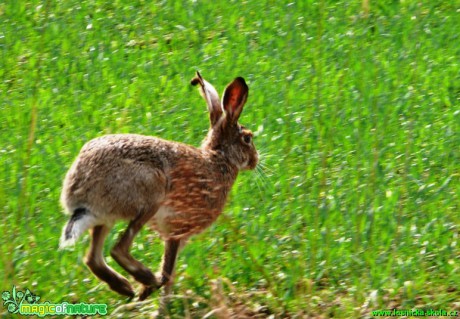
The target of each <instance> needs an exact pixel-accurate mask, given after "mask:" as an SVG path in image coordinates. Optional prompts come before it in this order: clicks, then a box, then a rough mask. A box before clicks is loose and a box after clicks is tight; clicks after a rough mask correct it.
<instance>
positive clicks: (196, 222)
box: [150, 206, 220, 239]
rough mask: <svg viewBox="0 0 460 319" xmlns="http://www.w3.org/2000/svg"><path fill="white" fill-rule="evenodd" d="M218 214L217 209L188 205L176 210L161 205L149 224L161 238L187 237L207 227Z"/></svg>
mask: <svg viewBox="0 0 460 319" xmlns="http://www.w3.org/2000/svg"><path fill="white" fill-rule="evenodd" d="M219 214H220V212H219V211H217V210H208V209H199V208H192V207H188V208H184V209H183V210H181V211H178V210H177V209H175V208H173V207H170V206H161V207H160V209H158V211H157V212H156V213H155V215H154V216H153V217H152V219H151V220H150V226H151V227H152V228H153V229H155V230H156V231H158V232H159V233H160V236H161V237H162V238H163V239H168V238H175V239H180V238H187V237H189V236H191V235H193V234H197V233H200V232H202V231H203V230H204V229H206V228H207V227H209V226H210V225H211V224H212V223H213V222H214V221H215V220H216V219H217V217H218V216H219Z"/></svg>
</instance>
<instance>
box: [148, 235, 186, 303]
mask: <svg viewBox="0 0 460 319" xmlns="http://www.w3.org/2000/svg"><path fill="white" fill-rule="evenodd" d="M180 247H181V240H180V239H168V240H167V241H166V242H165V252H164V255H163V262H162V267H161V280H160V285H159V286H156V287H154V286H151V285H150V286H148V285H144V287H143V288H142V290H141V292H140V294H139V300H144V299H146V298H147V297H148V296H150V294H152V292H153V291H155V290H157V289H158V288H160V287H161V286H164V285H165V286H166V287H165V294H166V295H168V294H169V293H170V292H171V286H172V283H173V277H174V268H175V266H176V259H177V253H178V252H179V248H180Z"/></svg>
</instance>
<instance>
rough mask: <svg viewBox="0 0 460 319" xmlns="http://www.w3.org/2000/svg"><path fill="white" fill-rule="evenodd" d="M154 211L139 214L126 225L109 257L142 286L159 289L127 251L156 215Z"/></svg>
mask: <svg viewBox="0 0 460 319" xmlns="http://www.w3.org/2000/svg"><path fill="white" fill-rule="evenodd" d="M156 211H157V210H156V209H152V210H150V211H149V212H148V213H145V212H143V213H139V214H138V215H137V216H136V217H135V218H134V219H133V220H131V222H130V223H129V225H128V228H126V230H125V232H124V233H123V235H122V236H121V237H120V239H119V240H118V242H117V244H116V245H115V246H114V247H113V249H112V251H111V255H112V257H113V259H115V261H116V262H117V263H118V264H119V265H120V266H122V267H123V268H124V269H125V270H126V271H127V272H129V273H130V274H131V275H132V276H133V277H134V279H136V281H138V282H140V283H142V284H143V285H148V286H155V287H159V285H158V283H157V280H156V278H155V275H154V274H153V273H152V272H151V271H150V270H149V269H148V268H147V267H145V266H144V265H143V264H142V263H140V262H139V261H138V260H136V259H134V257H133V256H132V255H131V254H130V252H129V250H130V248H131V245H132V244H133V240H134V237H135V236H136V235H137V233H139V231H140V230H141V228H142V226H144V224H145V223H147V222H148V221H149V219H150V218H152V216H153V215H154V214H155V213H156Z"/></svg>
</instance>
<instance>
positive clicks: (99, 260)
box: [85, 225, 134, 298]
mask: <svg viewBox="0 0 460 319" xmlns="http://www.w3.org/2000/svg"><path fill="white" fill-rule="evenodd" d="M109 231H110V228H109V227H108V226H106V225H99V226H95V227H93V228H92V229H91V230H90V233H91V237H92V239H91V247H90V250H89V252H88V254H87V255H86V257H85V263H86V265H87V266H88V267H89V269H91V271H92V272H93V273H94V274H95V275H96V277H98V278H99V279H101V280H103V281H105V282H106V283H107V284H108V285H109V286H110V289H112V290H114V291H116V292H118V293H119V294H121V295H124V296H128V297H131V298H132V297H134V290H133V288H132V286H131V284H130V283H129V282H128V280H126V278H125V277H123V276H122V275H120V274H118V273H117V272H116V271H114V270H113V269H112V268H110V267H109V266H108V265H107V264H106V262H105V260H104V256H103V255H102V251H103V247H104V240H105V238H106V237H107V235H108V233H109Z"/></svg>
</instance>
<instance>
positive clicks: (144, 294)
mask: <svg viewBox="0 0 460 319" xmlns="http://www.w3.org/2000/svg"><path fill="white" fill-rule="evenodd" d="M160 288H161V286H159V285H154V286H145V285H143V286H142V289H141V291H140V292H139V301H142V300H145V299H147V298H148V297H149V296H150V295H151V294H152V293H153V292H154V291H157V290H158V289H160Z"/></svg>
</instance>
